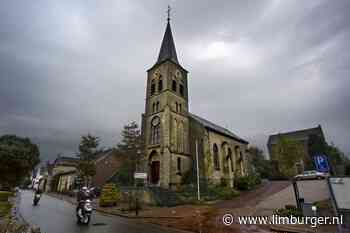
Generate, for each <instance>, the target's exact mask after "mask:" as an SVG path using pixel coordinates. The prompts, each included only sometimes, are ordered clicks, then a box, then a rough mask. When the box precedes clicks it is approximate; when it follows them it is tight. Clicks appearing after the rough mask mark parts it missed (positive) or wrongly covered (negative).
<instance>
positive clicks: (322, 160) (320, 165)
mask: <svg viewBox="0 0 350 233" xmlns="http://www.w3.org/2000/svg"><path fill="white" fill-rule="evenodd" d="M313 159H314V163H315V167H316V170H317V171H319V172H330V167H329V163H328V158H327V156H326V155H324V154H316V155H315V156H314V157H313Z"/></svg>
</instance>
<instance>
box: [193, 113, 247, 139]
mask: <svg viewBox="0 0 350 233" xmlns="http://www.w3.org/2000/svg"><path fill="white" fill-rule="evenodd" d="M189 116H190V117H191V118H192V119H194V120H196V121H197V122H199V123H200V124H201V125H203V126H204V127H205V128H208V129H210V130H212V131H215V132H217V133H219V134H222V135H225V136H227V137H230V138H232V139H234V140H236V141H239V142H242V143H245V144H248V143H249V142H247V141H246V140H244V139H243V138H241V137H239V136H237V135H236V134H234V133H232V132H231V131H230V130H228V129H226V128H224V127H221V126H219V125H217V124H214V123H212V122H210V121H208V120H206V119H204V118H202V117H199V116H197V115H194V114H192V113H189Z"/></svg>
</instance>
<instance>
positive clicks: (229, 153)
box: [227, 148, 234, 172]
mask: <svg viewBox="0 0 350 233" xmlns="http://www.w3.org/2000/svg"><path fill="white" fill-rule="evenodd" d="M227 157H228V158H229V159H230V163H231V171H232V172H233V171H234V168H233V166H234V164H233V159H232V151H231V148H228V152H227Z"/></svg>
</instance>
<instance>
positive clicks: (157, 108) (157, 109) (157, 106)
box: [156, 101, 159, 112]
mask: <svg viewBox="0 0 350 233" xmlns="http://www.w3.org/2000/svg"><path fill="white" fill-rule="evenodd" d="M156 111H157V112H158V111H159V101H157V105H156Z"/></svg>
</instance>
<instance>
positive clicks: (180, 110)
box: [179, 104, 182, 112]
mask: <svg viewBox="0 0 350 233" xmlns="http://www.w3.org/2000/svg"><path fill="white" fill-rule="evenodd" d="M181 107H182V106H181V104H179V112H182V109H181Z"/></svg>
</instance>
